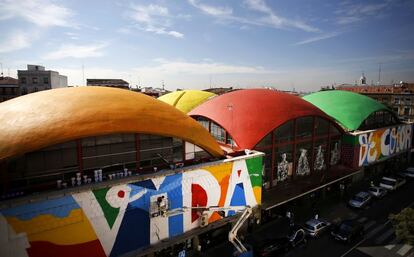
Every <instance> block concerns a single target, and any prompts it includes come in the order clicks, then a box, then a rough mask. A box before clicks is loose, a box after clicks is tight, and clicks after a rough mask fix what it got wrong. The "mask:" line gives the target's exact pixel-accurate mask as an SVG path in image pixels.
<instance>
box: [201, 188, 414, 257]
mask: <svg viewBox="0 0 414 257" xmlns="http://www.w3.org/2000/svg"><path fill="white" fill-rule="evenodd" d="M413 184H414V181H407V184H406V185H404V186H402V187H401V188H399V189H398V190H397V191H395V192H390V193H388V194H387V195H386V196H385V197H384V198H382V199H374V200H373V201H372V202H371V204H370V205H369V206H368V207H367V208H365V209H364V210H355V209H351V208H349V207H347V205H346V200H342V201H341V200H338V201H337V202H336V203H331V204H329V203H324V202H323V203H320V205H321V206H322V205H324V204H325V205H328V206H325V207H324V208H323V207H321V208H320V213H319V217H320V218H324V219H328V220H329V221H331V222H334V223H335V222H338V221H340V220H344V219H356V220H358V222H360V223H361V224H363V225H364V231H365V234H364V236H363V237H361V238H358V239H356V240H355V241H353V242H351V243H349V244H345V243H342V242H338V241H335V240H334V239H333V238H332V237H331V235H330V234H329V232H327V233H324V234H323V235H321V236H320V237H319V238H316V239H313V238H311V239H309V240H308V243H307V244H306V245H305V246H300V247H296V248H294V249H293V250H291V251H290V252H288V253H287V254H286V255H285V256H292V257H293V256H295V257H296V256H298V257H299V256H332V257H335V256H337V257H345V256H347V257H364V256H365V257H368V256H375V257H386V256H387V257H388V256H390V257H392V256H398V257H401V256H406V257H408V256H414V248H413V246H410V245H406V244H404V243H402V242H400V241H399V240H398V239H396V236H395V233H394V229H393V227H392V224H391V222H390V221H389V220H388V216H389V214H391V213H398V212H400V211H401V210H402V209H403V208H405V207H412V206H413V205H414V197H413V195H414V187H413ZM364 188H365V189H367V188H368V183H367V182H365V183H361V185H359V187H356V188H354V190H353V192H356V191H358V189H360V190H363V189H364ZM329 200H331V201H332V199H328V200H325V202H329ZM302 212H304V213H301V215H297V216H300V217H299V218H298V219H297V220H296V223H297V224H300V225H303V224H304V222H305V221H306V220H307V219H309V218H311V217H312V213H311V210H307V211H306V210H305V211H302ZM306 212H309V214H308V213H306ZM287 227H288V226H287V224H286V219H284V218H279V219H277V220H274V221H272V222H269V223H267V224H264V225H263V226H261V227H260V228H258V229H257V230H255V231H254V233H253V234H252V235H250V236H248V238H247V241H248V242H252V241H260V240H262V239H264V238H269V237H279V236H283V234H284V233H286V231H287ZM231 252H232V247H231V245H230V244H229V243H226V244H222V245H220V246H216V247H215V248H212V249H209V250H208V251H207V254H208V256H219V255H217V254H218V253H221V255H220V256H224V255H223V254H224V253H226V254H228V255H226V256H231Z"/></svg>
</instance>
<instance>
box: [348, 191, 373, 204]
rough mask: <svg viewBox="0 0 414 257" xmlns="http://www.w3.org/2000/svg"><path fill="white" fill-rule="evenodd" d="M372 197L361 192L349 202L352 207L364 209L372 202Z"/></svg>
mask: <svg viewBox="0 0 414 257" xmlns="http://www.w3.org/2000/svg"><path fill="white" fill-rule="evenodd" d="M371 198H372V197H371V195H370V194H369V193H367V192H364V191H363V192H359V193H358V194H356V195H354V197H352V198H351V200H349V202H348V204H349V206H351V207H355V208H364V207H365V206H367V205H368V204H369V202H370V201H371Z"/></svg>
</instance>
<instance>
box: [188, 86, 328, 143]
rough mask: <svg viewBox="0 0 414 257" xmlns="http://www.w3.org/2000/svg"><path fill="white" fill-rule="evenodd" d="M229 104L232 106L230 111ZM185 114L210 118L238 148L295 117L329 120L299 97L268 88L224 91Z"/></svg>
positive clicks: (255, 141)
mask: <svg viewBox="0 0 414 257" xmlns="http://www.w3.org/2000/svg"><path fill="white" fill-rule="evenodd" d="M229 104H231V105H232V106H233V107H232V108H231V110H229V108H228V107H227V106H229ZM189 115H191V116H203V117H206V118H208V119H210V120H213V121H214V122H216V123H217V124H219V125H220V126H222V127H223V128H224V129H225V130H226V131H227V132H228V133H229V134H230V135H231V137H232V138H233V139H234V141H235V142H236V144H237V146H238V147H239V148H240V149H254V147H255V146H256V144H257V143H258V142H259V141H260V140H261V139H262V138H263V137H265V136H266V135H267V134H268V133H269V132H271V131H272V130H273V129H275V128H277V127H279V126H280V125H282V124H283V123H285V122H286V121H288V120H291V119H294V118H297V117H302V116H308V115H316V116H320V117H324V118H326V119H328V120H330V121H332V119H331V118H329V117H328V116H327V115H326V114H324V113H323V112H322V111H321V110H319V109H318V108H317V107H315V106H314V105H312V104H311V103H309V102H307V101H305V100H303V99H302V98H300V97H298V96H294V95H291V94H287V93H282V92H277V91H274V90H268V89H245V90H237V91H233V92H230V93H226V94H223V95H220V96H217V97H215V98H213V99H210V100H209V101H207V102H204V103H203V104H201V105H199V106H197V107H196V108H194V109H193V110H192V111H191V112H190V113H189Z"/></svg>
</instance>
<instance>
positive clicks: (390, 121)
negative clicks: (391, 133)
mask: <svg viewBox="0 0 414 257" xmlns="http://www.w3.org/2000/svg"><path fill="white" fill-rule="evenodd" d="M395 124H398V121H397V119H396V118H395V117H394V116H393V115H392V114H391V113H390V112H387V111H377V112H374V113H372V114H371V115H370V116H368V118H366V119H365V120H364V122H363V123H362V124H361V126H360V127H359V128H358V129H359V130H370V129H376V128H382V127H387V126H391V125H395Z"/></svg>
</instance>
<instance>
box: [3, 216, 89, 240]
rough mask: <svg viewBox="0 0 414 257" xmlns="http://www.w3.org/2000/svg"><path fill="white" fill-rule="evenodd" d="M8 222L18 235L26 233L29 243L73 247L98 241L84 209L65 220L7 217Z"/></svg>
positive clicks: (38, 217)
mask: <svg viewBox="0 0 414 257" xmlns="http://www.w3.org/2000/svg"><path fill="white" fill-rule="evenodd" d="M7 222H8V223H9V224H10V225H11V226H12V228H13V229H14V231H15V232H16V233H26V234H27V236H28V238H29V241H46V242H50V243H54V244H58V245H72V244H81V243H85V242H89V241H93V240H96V239H97V237H96V234H95V231H94V230H93V228H92V226H91V224H90V223H89V220H88V218H87V217H86V215H85V214H84V213H83V211H82V209H75V210H72V211H71V212H70V214H69V216H67V217H65V218H59V217H56V216H53V215H50V214H43V215H39V216H37V217H35V218H32V219H30V220H20V219H18V218H16V217H7Z"/></svg>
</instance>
